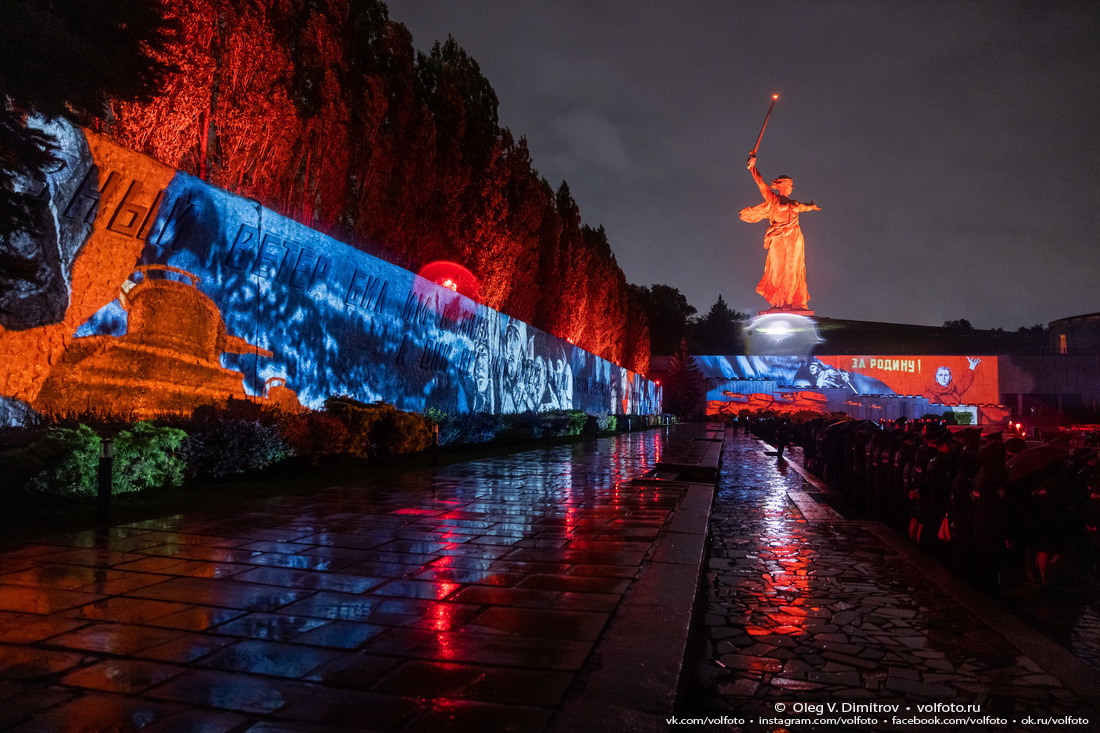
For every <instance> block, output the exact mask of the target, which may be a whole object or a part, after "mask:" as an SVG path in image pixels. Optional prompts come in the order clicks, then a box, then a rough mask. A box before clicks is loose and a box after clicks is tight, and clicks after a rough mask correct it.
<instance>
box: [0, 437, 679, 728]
mask: <svg viewBox="0 0 1100 733" xmlns="http://www.w3.org/2000/svg"><path fill="white" fill-rule="evenodd" d="M683 430H688V429H687V428H685V429H683ZM672 433H673V437H672V438H669V437H668V431H667V430H666V429H659V430H650V431H647V432H638V433H631V434H624V435H621V436H618V437H617V438H614V439H604V440H600V441H591V442H587V443H582V444H576V445H572V446H562V447H552V448H546V449H540V450H533V451H527V452H523V453H517V454H511V455H507V456H503V457H497V458H487V459H483V460H476V461H471V462H467V463H461V464H456V465H452V466H447V467H442V468H439V469H438V470H431V471H421V472H410V473H405V474H401V475H400V476H399V477H398V478H397V479H394V480H392V481H389V482H388V483H387V484H386V485H379V486H369V487H348V488H343V489H334V490H329V491H325V492H321V493H318V494H315V495H311V496H296V497H284V498H274V499H271V500H267V501H264V502H260V503H257V504H250V505H248V508H247V510H245V511H244V513H240V510H239V508H238V513H237V514H226V513H221V514H219V513H216V512H208V513H203V512H201V511H196V512H194V513H188V514H184V515H179V516H175V517H169V518H164V519H159V520H151V521H144V522H137V523H134V524H130V525H126V526H116V527H112V528H111V529H109V530H106V531H101V532H93V531H89V532H83V533H75V534H67V535H60V536H56V537H50V538H44V539H42V540H40V541H38V542H36V543H34V544H31V545H28V546H25V547H23V548H20V549H18V550H16V551H13V552H8V553H5V554H2V555H0V701H2V705H0V728H5V729H7V728H8V727H12V726H14V728H13V729H14V730H19V731H31V730H36V731H37V730H58V731H68V730H73V731H76V730H81V731H84V730H136V729H141V730H147V731H184V730H196V731H198V730H202V731H230V730H232V731H243V730H251V731H261V730H263V731H277V730H278V731H283V730H296V731H308V730H317V731H322V730H323V731H339V730H344V729H348V730H378V731H420V730H431V731H441V730H494V731H496V730H513V729H514V730H524V731H538V730H542V729H545V728H546V726H547V725H548V724H549V721H550V719H551V717H552V715H553V712H554V710H555V708H556V707H558V706H559V705H560V704H561V702H562V700H563V698H564V696H565V695H566V692H567V691H568V690H569V688H570V685H571V684H572V683H573V681H574V678H575V676H576V675H577V673H578V672H579V671H580V670H581V668H582V666H583V665H584V663H585V660H586V659H587V658H588V657H589V653H590V652H591V651H592V649H593V646H594V644H595V642H596V640H597V639H598V638H599V635H600V633H601V631H602V630H603V629H604V628H605V626H606V624H607V622H608V619H609V618H610V616H611V614H612V612H613V611H614V610H615V608H616V605H617V604H618V602H619V600H620V599H621V598H622V596H623V594H624V592H625V591H626V589H627V588H628V587H629V586H630V583H631V581H632V579H633V578H634V577H635V575H636V574H637V573H638V569H639V566H640V565H641V563H642V561H643V559H644V558H645V557H646V554H647V553H648V552H649V551H650V549H651V547H652V546H653V543H654V541H655V539H656V538H657V537H658V533H659V532H660V531H661V529H662V527H663V526H664V525H665V523H666V521H667V520H668V518H669V516H670V512H671V511H672V510H673V509H674V508H675V506H676V504H677V502H678V501H679V499H680V496H681V494H682V489H678V488H676V487H675V486H672V487H670V486H662V487H654V486H644V487H632V486H631V485H630V483H629V481H630V479H631V478H632V477H634V476H637V475H640V474H641V473H643V472H644V471H645V470H647V469H648V468H651V467H652V466H653V465H654V463H655V462H656V460H657V458H658V456H659V454H660V452H661V451H662V450H663V449H664V448H665V447H666V446H667V444H668V443H669V441H671V442H675V440H676V439H677V438H676V437H675V433H676V430H675V429H673V431H672ZM684 435H686V433H684V434H681V435H680V437H679V439H680V440H684V439H685V437H684ZM687 439H690V436H688V438H687Z"/></svg>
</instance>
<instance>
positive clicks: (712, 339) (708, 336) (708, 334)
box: [630, 285, 748, 356]
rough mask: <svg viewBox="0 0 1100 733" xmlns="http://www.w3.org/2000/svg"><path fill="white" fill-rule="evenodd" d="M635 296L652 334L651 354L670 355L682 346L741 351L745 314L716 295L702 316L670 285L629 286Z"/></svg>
mask: <svg viewBox="0 0 1100 733" xmlns="http://www.w3.org/2000/svg"><path fill="white" fill-rule="evenodd" d="M630 288H631V290H632V291H633V293H634V297H635V298H637V300H638V301H639V302H640V303H641V304H642V308H643V309H644V311H645V314H646V318H647V320H648V321H649V326H650V331H651V334H652V341H651V347H652V352H653V354H656V355H659V356H672V355H674V354H675V353H676V352H677V351H678V350H679V349H680V346H681V343H683V344H684V345H685V348H687V349H688V350H689V351H690V352H692V353H695V354H738V353H741V348H742V346H743V344H742V340H743V339H742V332H741V322H742V321H744V320H746V319H747V318H748V314H746V313H741V312H739V311H736V310H734V309H733V308H730V307H729V305H728V304H727V303H726V301H725V299H724V298H723V297H722V296H721V295H719V296H718V300H717V301H715V303H714V305H712V306H711V307H710V310H709V311H707V312H706V313H705V314H704V315H702V316H696V315H695V314H696V313H697V312H698V311H697V310H696V309H695V307H694V306H693V305H691V304H690V303H688V301H687V298H686V297H684V294H683V293H681V292H680V291H679V290H677V289H676V288H674V287H672V286H669V285H650V286H649V287H645V286H644V285H631V286H630Z"/></svg>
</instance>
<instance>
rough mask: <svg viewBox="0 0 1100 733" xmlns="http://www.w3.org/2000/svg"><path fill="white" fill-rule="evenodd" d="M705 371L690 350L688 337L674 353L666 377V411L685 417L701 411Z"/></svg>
mask: <svg viewBox="0 0 1100 733" xmlns="http://www.w3.org/2000/svg"><path fill="white" fill-rule="evenodd" d="M703 386H704V382H703V373H702V372H701V371H700V370H699V365H698V364H696V363H695V357H694V356H692V355H691V352H689V351H688V345H687V339H686V338H685V339H681V340H680V346H679V347H678V348H677V349H676V353H674V354H673V355H672V360H671V362H670V363H669V369H668V376H667V377H666V378H665V399H664V409H665V412H670V413H672V414H673V415H677V416H679V417H683V418H691V417H693V416H695V415H696V414H698V413H699V412H700V409H699V408H700V407H701V404H700V403H701V402H702V398H703V391H704V390H703Z"/></svg>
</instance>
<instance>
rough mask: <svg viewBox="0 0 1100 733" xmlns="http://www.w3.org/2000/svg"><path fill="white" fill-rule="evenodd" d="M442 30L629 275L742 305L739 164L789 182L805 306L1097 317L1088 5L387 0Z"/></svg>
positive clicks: (893, 316)
mask: <svg viewBox="0 0 1100 733" xmlns="http://www.w3.org/2000/svg"><path fill="white" fill-rule="evenodd" d="M387 5H388V7H389V9H390V17H391V19H393V20H396V21H399V22H402V23H404V24H405V25H406V26H407V27H408V28H409V30H410V31H411V32H412V35H413V45H414V46H415V47H416V48H417V49H419V50H422V51H427V50H429V49H430V47H431V45H432V43H433V42H434V41H435V40H437V39H446V37H447V35H448V34H450V35H453V36H454V37H455V39H456V40H457V41H458V43H459V45H460V46H462V47H463V48H464V49H465V50H466V51H467V53H469V54H470V55H471V56H472V57H473V58H474V59H476V60H477V62H478V64H479V65H480V67H481V70H482V73H483V74H484V75H485V76H486V78H488V79H489V82H490V83H491V84H492V86H493V88H494V89H495V90H496V93H497V96H498V97H499V99H500V121H501V125H503V126H505V127H508V128H509V129H510V130H511V131H512V133H513V134H514V135H515V136H516V137H517V138H518V137H519V136H526V138H527V141H528V145H529V147H530V150H531V155H532V158H533V160H534V165H535V167H536V168H537V169H538V171H539V173H540V174H541V175H542V176H544V177H545V178H547V179H548V180H549V181H550V183H551V185H552V186H554V187H555V188H556V187H557V185H558V184H559V183H560V182H561V181H562V180H563V179H564V180H565V181H567V182H568V183H569V187H570V190H571V191H572V193H573V197H574V198H575V199H576V201H577V204H578V205H579V207H580V210H581V215H582V217H583V219H584V221H585V222H586V223H587V224H590V225H592V226H596V225H599V224H603V225H604V227H605V228H606V229H607V232H608V237H609V239H610V241H611V246H612V249H613V250H614V252H615V255H616V258H617V259H618V261H619V264H620V265H621V266H622V268H623V271H624V272H625V273H626V277H627V280H629V281H630V282H633V283H638V284H642V285H649V284H652V283H664V284H668V285H672V286H674V287H676V288H679V289H680V291H681V292H683V293H684V294H685V295H686V296H687V298H688V300H689V302H691V304H692V305H694V306H695V307H696V308H698V309H699V310H700V311H702V312H705V311H706V310H708V309H709V308H710V306H711V304H712V303H714V301H715V300H716V299H717V297H718V295H719V294H721V295H722V296H723V297H724V298H725V299H726V301H727V302H728V303H729V304H730V305H731V306H732V307H734V308H736V309H738V310H741V311H748V312H753V313H755V312H756V311H758V310H761V309H763V308H766V307H767V304H766V303H765V301H764V300H763V299H762V298H761V297H760V296H758V295H757V294H756V292H755V289H756V283H757V281H758V280H759V279H760V275H761V273H762V272H763V267H764V257H765V252H764V250H763V249H762V244H763V239H764V230H765V229H766V224H765V223H760V224H746V223H743V222H741V221H740V219H738V216H737V212H738V211H739V210H740V209H741V208H742V207H745V206H749V205H752V204H755V203H757V202H759V201H760V200H761V198H760V193H759V191H758V190H757V189H756V187H755V185H754V184H753V182H752V179H751V178H750V176H749V173H748V171H747V170H746V169H745V159H746V157H747V154H748V151H749V150H750V149H751V148H752V145H753V143H754V142H755V140H756V136H757V134H758V133H759V131H760V125H761V123H762V122H763V119H764V115H765V113H766V112H767V108H768V103H769V101H770V98H771V95H772V94H773V93H778V94H779V95H780V99H779V102H778V104H777V105H776V108H775V112H774V113H773V114H772V118H771V121H770V122H769V123H768V129H767V132H766V133H765V135H764V140H763V143H762V144H761V146H760V152H759V166H760V170H761V172H762V173H763V174H764V176H765V178H766V179H769V180H770V179H771V178H774V177H776V176H778V175H780V174H787V175H790V176H791V177H792V178H793V179H794V193H793V197H794V198H796V199H799V200H801V201H809V200H811V199H813V200H815V201H816V202H817V204H818V205H819V206H821V207H822V209H823V210H822V211H821V212H811V213H807V214H803V215H802V229H803V232H804V234H805V236H806V250H807V252H806V261H807V281H808V283H809V290H810V296H811V301H810V307H811V308H812V309H814V310H815V311H816V312H817V314H818V315H820V316H826V317H832V318H851V319H860V320H876V321H887V322H898V323H919V324H929V325H940V324H942V323H943V322H944V321H945V320H949V319H956V318H966V319H968V320H970V322H971V323H973V324H974V326H976V327H978V328H994V327H1002V328H1006V329H1012V330H1014V329H1016V328H1018V327H1019V326H1025V325H1026V326H1030V325H1033V324H1035V323H1043V324H1045V323H1047V322H1049V321H1051V320H1054V319H1056V318H1062V317H1066V316H1071V315H1079V314H1083V313H1092V312H1096V311H1100V296H1098V292H1100V290H1098V285H1100V283H1098V276H1100V31H1098V28H1100V3H1097V2H1063V1H1059V0H1041V1H1035V2H1011V1H1008V0H998V1H996V2H994V1H987V2H965V1H958V0H942V1H936V2H933V1H931V0H929V1H927V2H916V1H912V2H910V1H907V0H889V1H886V0H873V1H867V2H859V1H844V0H816V1H807V2H801V1H793V0H792V1H782V0H779V1H769V2H738V1H735V0H676V2H673V1H672V0H629V1H628V0H476V1H475V0H463V1H461V2H460V1H456V0H388V2H387Z"/></svg>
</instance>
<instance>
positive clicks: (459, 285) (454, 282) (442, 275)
mask: <svg viewBox="0 0 1100 733" xmlns="http://www.w3.org/2000/svg"><path fill="white" fill-rule="evenodd" d="M417 274H418V275H419V276H420V277H422V278H424V279H425V280H429V281H431V282H433V283H435V284H437V285H441V286H443V287H445V288H447V289H449V290H453V291H455V292H456V293H460V294H462V295H465V296H466V297H467V298H469V299H470V300H474V301H479V293H478V288H479V284H478V281H477V277H475V276H474V274H473V273H472V272H470V271H469V270H467V269H466V268H465V267H463V266H462V265H460V264H458V263H457V262H448V261H447V260H436V261H435V262H429V263H428V264H426V265H424V267H422V268H420V272H418V273H417ZM479 302H480V301H479Z"/></svg>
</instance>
